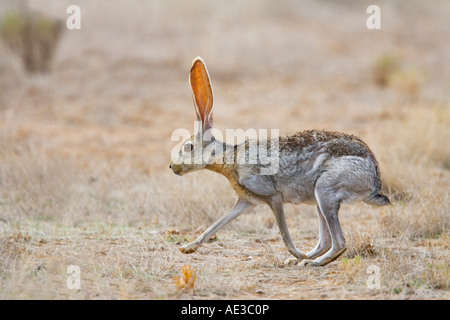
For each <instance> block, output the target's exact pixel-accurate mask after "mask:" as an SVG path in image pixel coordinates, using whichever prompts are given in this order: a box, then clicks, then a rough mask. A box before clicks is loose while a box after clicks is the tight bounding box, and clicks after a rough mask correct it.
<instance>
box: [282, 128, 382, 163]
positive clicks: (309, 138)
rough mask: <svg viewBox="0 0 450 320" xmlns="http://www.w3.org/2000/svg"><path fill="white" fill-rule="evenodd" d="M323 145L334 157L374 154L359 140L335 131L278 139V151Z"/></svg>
mask: <svg viewBox="0 0 450 320" xmlns="http://www.w3.org/2000/svg"><path fill="white" fill-rule="evenodd" d="M315 145H323V146H324V147H325V148H326V150H327V152H328V153H329V154H330V155H332V156H335V157H342V156H359V157H364V158H366V157H372V158H373V159H375V156H374V154H373V153H372V151H371V150H370V148H369V147H368V146H367V144H366V143H365V142H364V141H362V140H361V139H360V138H358V137H356V136H354V135H351V134H346V133H342V132H336V131H325V130H306V131H302V132H297V133H294V134H293V135H290V136H286V137H281V138H280V150H293V149H297V148H299V149H303V148H308V147H313V146H315Z"/></svg>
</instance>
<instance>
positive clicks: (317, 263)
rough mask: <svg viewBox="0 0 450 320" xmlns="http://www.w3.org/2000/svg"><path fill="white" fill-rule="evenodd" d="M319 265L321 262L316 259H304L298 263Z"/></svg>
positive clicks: (301, 265) (308, 265) (310, 265)
mask: <svg viewBox="0 0 450 320" xmlns="http://www.w3.org/2000/svg"><path fill="white" fill-rule="evenodd" d="M320 265H321V264H320V263H319V262H318V261H317V260H313V259H304V260H302V262H301V263H300V264H299V266H300V267H318V266H320Z"/></svg>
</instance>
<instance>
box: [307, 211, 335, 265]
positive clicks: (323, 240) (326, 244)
mask: <svg viewBox="0 0 450 320" xmlns="http://www.w3.org/2000/svg"><path fill="white" fill-rule="evenodd" d="M316 212H317V217H318V218H319V241H318V242H317V245H316V246H315V247H314V249H312V250H311V251H309V252H308V253H307V254H306V255H307V256H308V258H309V259H315V258H317V257H320V256H321V255H323V254H324V253H325V252H327V251H328V250H329V249H330V248H331V237H330V232H329V230H328V225H327V222H326V220H325V218H324V216H323V214H322V212H321V211H320V208H319V205H316Z"/></svg>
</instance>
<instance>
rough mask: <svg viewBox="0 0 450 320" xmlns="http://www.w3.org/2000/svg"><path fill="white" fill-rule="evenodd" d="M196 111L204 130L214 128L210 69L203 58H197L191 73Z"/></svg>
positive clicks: (190, 79)
mask: <svg viewBox="0 0 450 320" xmlns="http://www.w3.org/2000/svg"><path fill="white" fill-rule="evenodd" d="M189 83H190V84H191V88H192V94H193V97H194V104H195V111H196V113H197V119H198V121H201V122H202V131H203V132H205V131H207V130H209V129H212V124H213V116H212V107H213V91H212V87H211V81H210V80H209V74H208V70H207V69H206V65H205V62H204V61H203V59H202V58H200V57H197V58H195V60H194V62H193V64H192V68H191V73H190V75H189Z"/></svg>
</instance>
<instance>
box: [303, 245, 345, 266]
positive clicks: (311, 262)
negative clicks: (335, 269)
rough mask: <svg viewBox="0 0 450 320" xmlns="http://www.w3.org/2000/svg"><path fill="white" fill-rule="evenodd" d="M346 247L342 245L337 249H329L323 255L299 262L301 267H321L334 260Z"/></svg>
mask: <svg viewBox="0 0 450 320" xmlns="http://www.w3.org/2000/svg"><path fill="white" fill-rule="evenodd" d="M345 250H346V248H345V247H343V248H342V249H339V250H330V251H328V252H327V253H326V254H324V255H323V256H320V257H318V258H315V259H305V260H303V261H302V263H300V266H301V267H321V266H325V265H327V264H329V263H330V262H333V261H335V260H336V259H337V258H339V256H340V255H341V254H343V253H344V252H345Z"/></svg>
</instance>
